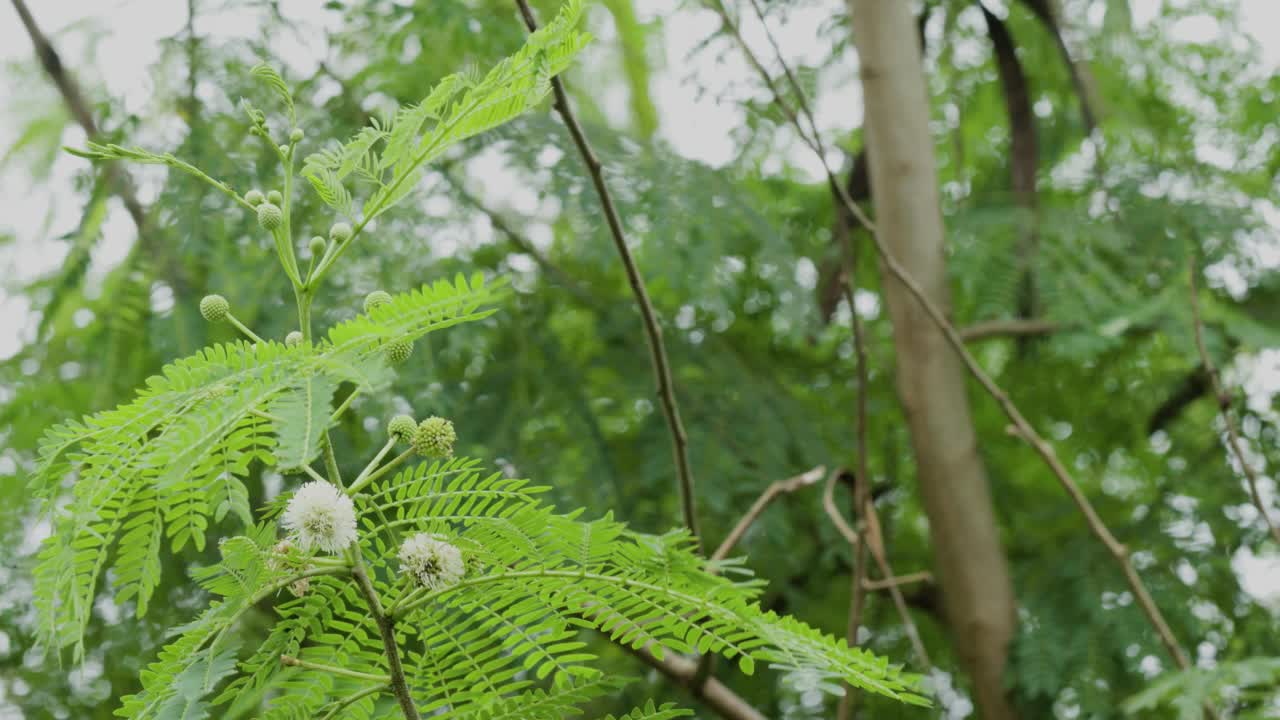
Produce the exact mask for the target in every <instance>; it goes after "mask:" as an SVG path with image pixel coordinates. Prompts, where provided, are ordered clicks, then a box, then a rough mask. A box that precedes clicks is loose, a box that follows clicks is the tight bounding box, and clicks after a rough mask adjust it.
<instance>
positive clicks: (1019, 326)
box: [959, 319, 1063, 342]
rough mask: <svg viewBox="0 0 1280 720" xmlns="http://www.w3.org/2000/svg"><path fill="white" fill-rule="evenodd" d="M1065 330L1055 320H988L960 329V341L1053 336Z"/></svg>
mask: <svg viewBox="0 0 1280 720" xmlns="http://www.w3.org/2000/svg"><path fill="white" fill-rule="evenodd" d="M1062 329H1063V326H1062V324H1061V323H1058V322H1054V321H1053V320H1034V319H1031V320H1026V319H1023V320H987V321H985V322H978V323H974V324H972V325H968V326H966V327H962V328H960V330H959V332H960V339H961V340H963V341H965V342H981V341H983V340H993V339H995V338H1002V337H1010V336H1014V337H1017V336H1027V335H1052V334H1053V333H1056V332H1058V331H1060V330H1062Z"/></svg>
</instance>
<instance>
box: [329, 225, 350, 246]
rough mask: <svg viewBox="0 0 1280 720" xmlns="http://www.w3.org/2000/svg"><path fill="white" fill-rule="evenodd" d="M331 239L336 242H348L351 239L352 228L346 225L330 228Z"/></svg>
mask: <svg viewBox="0 0 1280 720" xmlns="http://www.w3.org/2000/svg"><path fill="white" fill-rule="evenodd" d="M329 239H330V240H332V241H334V242H346V241H348V240H350V239H351V226H350V225H348V224H346V223H335V224H334V226H333V227H331V228H329Z"/></svg>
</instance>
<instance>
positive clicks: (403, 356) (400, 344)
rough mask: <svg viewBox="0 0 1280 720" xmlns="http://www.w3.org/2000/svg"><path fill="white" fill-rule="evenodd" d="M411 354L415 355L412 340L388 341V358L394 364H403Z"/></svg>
mask: <svg viewBox="0 0 1280 720" xmlns="http://www.w3.org/2000/svg"><path fill="white" fill-rule="evenodd" d="M410 355H413V341H412V340H397V341H396V342H391V343H387V360H390V361H391V364H392V365H403V364H404V363H405V362H406V361H408V359H409V356H410Z"/></svg>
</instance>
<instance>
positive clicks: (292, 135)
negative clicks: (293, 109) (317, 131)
mask: <svg viewBox="0 0 1280 720" xmlns="http://www.w3.org/2000/svg"><path fill="white" fill-rule="evenodd" d="M304 137H306V133H304V132H302V128H294V129H293V130H292V131H290V132H289V142H291V143H300V142H302V138H304Z"/></svg>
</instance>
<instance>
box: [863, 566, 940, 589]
mask: <svg viewBox="0 0 1280 720" xmlns="http://www.w3.org/2000/svg"><path fill="white" fill-rule="evenodd" d="M930 582H933V573H931V572H929V571H927V570H921V571H920V572H913V573H907V574H906V575H899V576H897V577H887V578H881V579H880V580H868V581H867V582H866V583H864V584H863V587H865V588H866V589H868V590H888V589H889V588H891V587H902V586H903V585H910V584H912V583H930Z"/></svg>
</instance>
